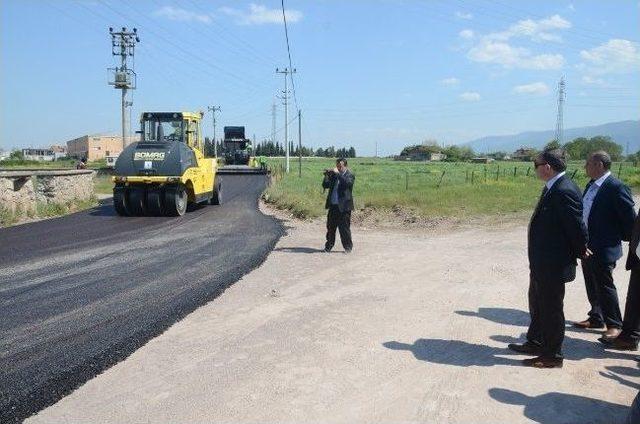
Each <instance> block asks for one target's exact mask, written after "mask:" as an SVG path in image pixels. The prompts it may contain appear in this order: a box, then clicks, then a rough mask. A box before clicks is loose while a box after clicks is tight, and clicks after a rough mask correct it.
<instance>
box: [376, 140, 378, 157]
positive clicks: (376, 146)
mask: <svg viewBox="0 0 640 424" xmlns="http://www.w3.org/2000/svg"><path fill="white" fill-rule="evenodd" d="M376 157H378V142H377V141H376Z"/></svg>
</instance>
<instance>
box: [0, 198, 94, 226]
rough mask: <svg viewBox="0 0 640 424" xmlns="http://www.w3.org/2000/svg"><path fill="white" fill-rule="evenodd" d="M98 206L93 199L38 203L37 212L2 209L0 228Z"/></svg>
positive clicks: (0, 210) (18, 208)
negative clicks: (27, 220) (26, 220)
mask: <svg viewBox="0 0 640 424" xmlns="http://www.w3.org/2000/svg"><path fill="white" fill-rule="evenodd" d="M97 205H98V199H97V198H96V197H91V198H90V199H87V200H72V201H69V202H65V203H47V202H37V203H36V208H35V211H33V210H30V211H28V212H27V211H24V210H22V208H20V207H17V208H16V210H15V211H13V212H12V211H11V210H9V209H7V208H0V227H9V226H11V225H14V224H17V223H19V222H21V221H24V220H25V219H42V218H53V217H56V216H62V215H67V214H70V213H74V212H79V211H82V210H85V209H90V208H93V207H95V206H97Z"/></svg>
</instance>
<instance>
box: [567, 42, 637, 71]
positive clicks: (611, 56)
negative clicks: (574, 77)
mask: <svg viewBox="0 0 640 424" xmlns="http://www.w3.org/2000/svg"><path fill="white" fill-rule="evenodd" d="M580 57H581V58H582V59H583V60H584V63H583V64H582V65H581V66H580V67H581V68H582V69H585V70H587V73H589V74H593V75H602V74H610V73H611V74H624V73H631V72H635V71H637V70H638V68H640V47H639V46H638V43H634V42H633V41H629V40H622V39H612V40H609V41H607V42H606V43H604V44H601V45H600V46H598V47H594V48H593V49H590V50H582V51H581V52H580Z"/></svg>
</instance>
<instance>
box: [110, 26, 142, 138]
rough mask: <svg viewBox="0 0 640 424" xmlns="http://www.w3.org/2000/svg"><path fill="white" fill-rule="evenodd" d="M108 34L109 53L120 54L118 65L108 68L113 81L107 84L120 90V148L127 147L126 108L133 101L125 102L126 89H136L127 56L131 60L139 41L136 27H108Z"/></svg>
mask: <svg viewBox="0 0 640 424" xmlns="http://www.w3.org/2000/svg"><path fill="white" fill-rule="evenodd" d="M109 34H111V54H112V55H113V56H120V60H121V61H120V67H117V68H109V71H112V72H113V81H109V85H113V86H114V88H115V89H117V90H122V104H121V107H122V149H123V150H124V148H125V147H127V137H126V134H127V123H126V112H125V110H126V108H127V106H129V107H130V106H132V105H133V102H127V100H126V97H127V90H135V89H136V79H137V78H136V73H135V71H134V70H133V65H132V67H131V68H129V67H128V65H127V58H128V57H129V56H131V58H132V62H134V61H133V57H134V54H135V46H136V43H139V42H140V38H138V30H137V29H136V28H134V29H133V31H132V32H131V31H127V28H125V27H122V31H120V32H114V31H113V28H109Z"/></svg>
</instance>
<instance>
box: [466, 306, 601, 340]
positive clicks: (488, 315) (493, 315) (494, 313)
mask: <svg viewBox="0 0 640 424" xmlns="http://www.w3.org/2000/svg"><path fill="white" fill-rule="evenodd" d="M456 314H458V315H462V316H465V317H478V318H482V319H486V320H487V321H491V322H496V323H498V324H503V325H515V326H520V327H528V326H529V320H530V318H529V312H526V311H522V310H520V309H513V308H478V311H456ZM571 322H572V321H567V323H571ZM566 329H567V331H571V332H576V333H592V334H600V333H601V332H602V331H601V330H595V329H586V328H576V327H573V326H571V325H569V326H567V328H566Z"/></svg>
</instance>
